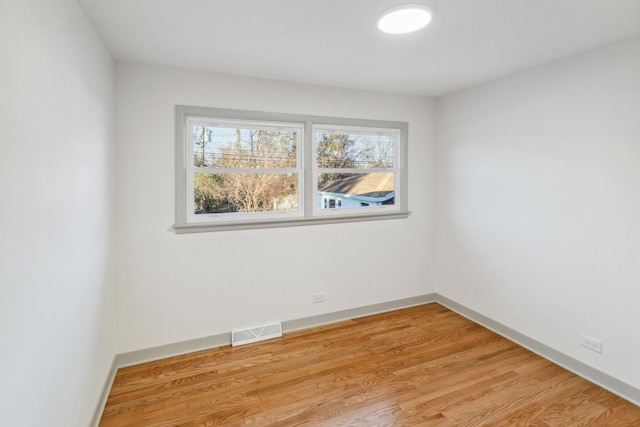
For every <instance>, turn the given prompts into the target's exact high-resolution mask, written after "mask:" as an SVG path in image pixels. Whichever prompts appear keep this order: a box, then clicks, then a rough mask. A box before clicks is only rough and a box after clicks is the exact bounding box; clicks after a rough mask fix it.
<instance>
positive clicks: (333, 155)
mask: <svg viewBox="0 0 640 427" xmlns="http://www.w3.org/2000/svg"><path fill="white" fill-rule="evenodd" d="M315 142H316V149H317V152H316V153H317V160H318V167H320V168H393V156H394V153H393V150H394V137H393V136H391V135H358V134H357V133H346V132H344V133H316V134H315Z"/></svg>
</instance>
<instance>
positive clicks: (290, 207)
mask: <svg viewBox="0 0 640 427" xmlns="http://www.w3.org/2000/svg"><path fill="white" fill-rule="evenodd" d="M297 186H298V176H297V174H293V173H289V174H284V173H280V174H277V173H274V174H266V173H257V174H236V173H232V174H210V173H197V174H195V176H194V186H193V188H194V207H193V210H194V214H196V215H198V214H211V213H231V212H288V211H295V210H296V209H298V191H297Z"/></svg>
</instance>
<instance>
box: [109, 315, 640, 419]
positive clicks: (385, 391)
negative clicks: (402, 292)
mask: <svg viewBox="0 0 640 427" xmlns="http://www.w3.org/2000/svg"><path fill="white" fill-rule="evenodd" d="M100 425H101V426H102V427H112V426H181V427H187V426H189V427H195V426H219V425H225V426H245V425H249V426H453V425H455V426H479V425H491V426H494V425H495V426H501V425H504V426H517V425H527V426H532V425H535V426H577V425H589V426H640V407H638V406H635V405H633V404H631V403H629V402H627V401H625V400H623V399H621V398H619V397H617V396H615V395H613V394H611V393H609V392H607V391H605V390H603V389H602V388H600V387H597V386H595V385H593V384H591V383H589V382H587V381H585V380H583V379H581V378H580V377H577V376H576V375H573V374H571V373H570V372H568V371H566V370H564V369H562V368H560V367H558V366H556V365H554V364H552V363H550V362H548V361H546V360H544V359H542V358H540V357H539V356H536V355H535V354H533V353H531V352H529V351H528V350H525V349H523V348H522V347H519V346H518V345H516V344H514V343H512V342H510V341H508V340H506V339H504V338H502V337H500V336H498V335H496V334H494V333H493V332H490V331H489V330H487V329H485V328H483V327H481V326H479V325H477V324H475V323H473V322H471V321H469V320H467V319H465V318H463V317H461V316H459V315H458V314H456V313H454V312H452V311H450V310H448V309H446V308H444V307H442V306H440V305H438V304H435V303H434V304H427V305H423V306H419V307H414V308H409V309H404V310H398V311H394V312H391V313H385V314H380V315H375V316H369V317H365V318H361V319H356V320H351V321H346V322H341V323H337V324H333V325H329V326H325V327H321V328H316V329H310V330H305V331H301V332H295V333H290V334H286V335H285V336H284V337H282V338H277V339H273V340H269V341H264V342H261V343H255V344H249V345H245V346H241V347H235V348H232V347H222V348H218V349H213V350H208V351H202V352H198V353H193V354H189V355H186V356H179V357H173V358H170V359H165V360H161V361H157V362H151V363H145V364H142V365H138V366H133V367H128V368H123V369H120V370H119V371H118V373H117V375H116V379H115V382H114V384H113V387H112V389H111V393H110V395H109V399H108V402H107V406H106V408H105V410H104V413H103V415H102V421H101V424H100Z"/></svg>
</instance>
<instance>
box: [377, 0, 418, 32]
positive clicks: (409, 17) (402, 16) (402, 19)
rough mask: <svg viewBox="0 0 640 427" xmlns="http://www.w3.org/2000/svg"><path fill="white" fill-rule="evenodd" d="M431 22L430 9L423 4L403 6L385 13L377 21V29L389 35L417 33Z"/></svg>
mask: <svg viewBox="0 0 640 427" xmlns="http://www.w3.org/2000/svg"><path fill="white" fill-rule="evenodd" d="M429 22H431V9H429V8H428V7H427V6H425V5H423V4H403V5H400V6H395V7H392V8H391V9H389V10H387V11H385V12H384V13H383V14H382V16H380V19H378V28H379V29H380V31H384V32H385V33H389V34H406V33H412V32H414V31H418V30H419V29H421V28H424V27H426V26H427V24H428V23H429Z"/></svg>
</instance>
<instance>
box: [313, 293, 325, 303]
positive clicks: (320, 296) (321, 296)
mask: <svg viewBox="0 0 640 427" xmlns="http://www.w3.org/2000/svg"><path fill="white" fill-rule="evenodd" d="M311 302H313V303H316V302H324V292H316V293H315V294H313V295H311Z"/></svg>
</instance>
